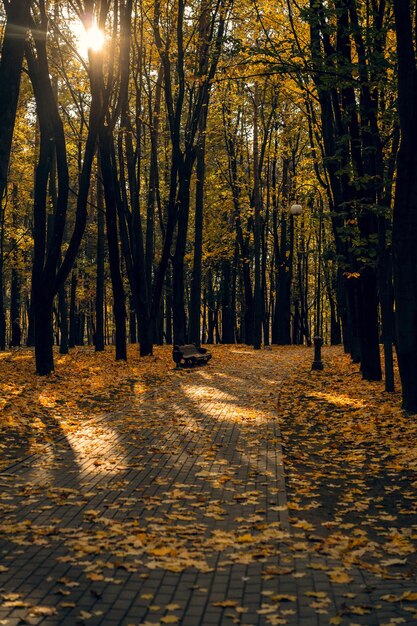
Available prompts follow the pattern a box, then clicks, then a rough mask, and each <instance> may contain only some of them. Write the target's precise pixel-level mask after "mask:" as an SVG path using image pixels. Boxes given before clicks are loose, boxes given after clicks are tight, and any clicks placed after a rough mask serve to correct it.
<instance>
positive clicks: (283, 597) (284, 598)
mask: <svg viewBox="0 0 417 626" xmlns="http://www.w3.org/2000/svg"><path fill="white" fill-rule="evenodd" d="M271 600H272V601H273V602H296V601H297V596H293V595H290V594H288V593H277V594H275V595H273V596H271Z"/></svg>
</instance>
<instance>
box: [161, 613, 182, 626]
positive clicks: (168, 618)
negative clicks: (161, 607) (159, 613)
mask: <svg viewBox="0 0 417 626" xmlns="http://www.w3.org/2000/svg"><path fill="white" fill-rule="evenodd" d="M160 621H161V622H162V623H163V624H177V623H178V622H179V621H180V618H179V617H177V616H176V615H165V617H161V619H160Z"/></svg>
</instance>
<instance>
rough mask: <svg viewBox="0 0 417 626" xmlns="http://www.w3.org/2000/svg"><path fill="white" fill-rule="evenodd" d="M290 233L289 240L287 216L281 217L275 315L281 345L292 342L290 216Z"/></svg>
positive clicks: (275, 327)
mask: <svg viewBox="0 0 417 626" xmlns="http://www.w3.org/2000/svg"><path fill="white" fill-rule="evenodd" d="M290 220H291V221H290V234H289V241H288V240H287V216H286V215H285V214H283V215H282V217H281V241H280V258H279V259H277V262H278V289H277V300H276V304H275V316H274V337H273V340H272V341H273V343H276V344H278V345H281V346H285V345H289V344H290V343H291V280H292V259H293V250H292V249H293V234H292V233H293V227H292V217H290Z"/></svg>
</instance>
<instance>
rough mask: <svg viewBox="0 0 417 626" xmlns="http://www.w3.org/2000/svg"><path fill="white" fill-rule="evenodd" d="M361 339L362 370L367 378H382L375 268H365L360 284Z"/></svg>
mask: <svg viewBox="0 0 417 626" xmlns="http://www.w3.org/2000/svg"><path fill="white" fill-rule="evenodd" d="M359 290H360V291H359V293H360V298H361V302H360V306H359V341H360V348H361V370H362V376H363V378H364V379H365V380H381V378H382V372H381V358H380V352H379V329H378V292H377V278H376V274H375V270H374V269H373V268H371V267H369V266H367V267H365V268H363V270H362V272H361V277H360V284H359Z"/></svg>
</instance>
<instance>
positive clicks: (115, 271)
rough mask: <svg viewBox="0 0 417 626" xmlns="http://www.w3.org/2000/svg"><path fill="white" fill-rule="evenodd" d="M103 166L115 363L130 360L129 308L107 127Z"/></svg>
mask: <svg viewBox="0 0 417 626" xmlns="http://www.w3.org/2000/svg"><path fill="white" fill-rule="evenodd" d="M99 137H100V143H99V150H100V166H101V172H102V175H103V186H104V198H105V202H106V227H107V242H108V250H109V261H110V275H111V282H112V287H113V311H114V320H115V326H116V329H115V343H116V360H124V361H126V360H127V346H126V307H125V292H124V287H123V279H122V274H121V271H120V253H119V242H118V238H117V232H118V231H117V204H116V203H117V200H116V190H115V187H114V169H113V165H112V160H111V153H112V151H111V145H112V135H111V130H109V128H108V127H104V126H103V127H102V128H101V129H100V133H99Z"/></svg>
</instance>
